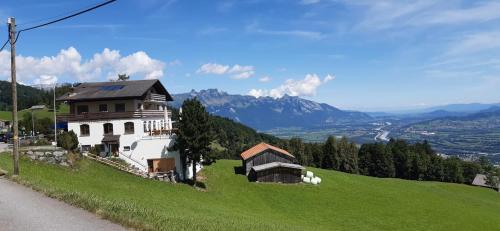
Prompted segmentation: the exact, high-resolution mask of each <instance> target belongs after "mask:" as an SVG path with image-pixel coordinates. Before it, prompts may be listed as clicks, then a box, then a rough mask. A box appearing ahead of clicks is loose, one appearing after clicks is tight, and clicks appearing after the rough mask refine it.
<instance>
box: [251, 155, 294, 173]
mask: <svg viewBox="0 0 500 231" xmlns="http://www.w3.org/2000/svg"><path fill="white" fill-rule="evenodd" d="M294 160H295V158H293V157H291V156H288V155H285V154H281V153H278V152H275V151H271V150H268V151H265V152H262V153H260V154H258V155H256V156H254V157H252V158H250V159H248V160H246V164H244V165H243V166H244V168H245V171H246V174H247V175H248V173H249V172H250V170H251V169H252V167H253V166H257V165H262V164H267V163H272V162H281V163H291V164H293V162H294Z"/></svg>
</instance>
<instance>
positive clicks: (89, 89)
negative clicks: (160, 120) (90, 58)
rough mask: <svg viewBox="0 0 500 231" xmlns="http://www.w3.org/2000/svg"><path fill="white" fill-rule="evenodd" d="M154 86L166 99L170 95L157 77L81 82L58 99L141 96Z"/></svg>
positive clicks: (169, 97) (170, 98)
mask: <svg viewBox="0 0 500 231" xmlns="http://www.w3.org/2000/svg"><path fill="white" fill-rule="evenodd" d="M153 87H154V88H155V89H156V90H157V91H159V93H161V94H164V95H166V97H167V101H172V97H171V96H170V94H169V93H168V92H167V90H166V89H165V87H164V86H163V85H162V84H161V82H160V81H159V80H157V79H154V80H129V81H115V82H93V83H81V84H79V85H77V86H76V87H74V88H73V91H72V92H69V93H66V94H64V95H63V96H61V97H59V98H58V99H57V100H58V101H85V100H102V99H125V98H139V97H142V96H143V95H144V94H146V92H148V90H149V89H151V88H153Z"/></svg>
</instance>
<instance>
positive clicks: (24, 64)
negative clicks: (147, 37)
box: [0, 47, 165, 83]
mask: <svg viewBox="0 0 500 231" xmlns="http://www.w3.org/2000/svg"><path fill="white" fill-rule="evenodd" d="M9 59H10V54H9V52H7V51H2V52H0V77H2V78H6V79H8V78H10V61H9ZM16 61H17V77H18V79H19V80H20V81H23V82H27V83H30V82H31V83H37V82H40V83H41V82H45V81H53V80H57V79H62V78H67V79H69V80H70V81H89V80H96V79H99V78H103V77H106V78H108V79H110V78H116V76H117V75H118V74H119V73H126V74H128V75H130V76H132V77H136V76H137V77H142V78H145V79H156V78H160V77H162V76H163V74H164V73H163V69H164V67H165V63H163V62H162V61H159V60H156V59H152V58H151V57H149V56H148V55H147V54H146V53H145V52H144V51H138V52H136V53H133V54H131V55H127V56H121V55H120V52H119V51H118V50H110V49H108V48H105V49H104V50H103V51H102V52H101V53H96V54H94V55H93V57H92V58H91V59H89V60H83V59H82V56H81V55H80V53H79V52H78V51H77V50H76V49H75V48H74V47H69V48H68V49H62V50H61V51H60V52H59V53H58V54H57V55H55V56H43V57H39V58H37V57H32V56H22V55H18V56H17V57H16ZM48 76H52V77H51V78H49V77H48Z"/></svg>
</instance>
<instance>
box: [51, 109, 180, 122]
mask: <svg viewBox="0 0 500 231" xmlns="http://www.w3.org/2000/svg"><path fill="white" fill-rule="evenodd" d="M164 116H165V112H164V111H157V110H142V111H126V112H95V113H82V114H58V115H57V120H59V121H80V120H106V119H129V118H162V117H164ZM168 116H169V117H170V116H171V112H170V111H169V112H168Z"/></svg>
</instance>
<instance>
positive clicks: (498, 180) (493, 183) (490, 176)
mask: <svg viewBox="0 0 500 231" xmlns="http://www.w3.org/2000/svg"><path fill="white" fill-rule="evenodd" d="M486 185H488V186H490V187H492V188H496V189H498V190H500V188H499V187H500V169H499V168H497V169H493V170H492V171H491V172H488V173H487V174H486Z"/></svg>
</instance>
